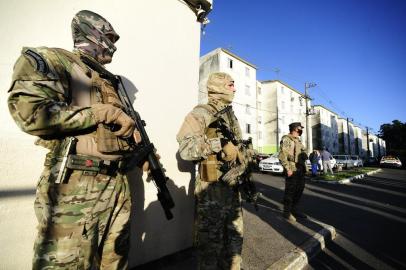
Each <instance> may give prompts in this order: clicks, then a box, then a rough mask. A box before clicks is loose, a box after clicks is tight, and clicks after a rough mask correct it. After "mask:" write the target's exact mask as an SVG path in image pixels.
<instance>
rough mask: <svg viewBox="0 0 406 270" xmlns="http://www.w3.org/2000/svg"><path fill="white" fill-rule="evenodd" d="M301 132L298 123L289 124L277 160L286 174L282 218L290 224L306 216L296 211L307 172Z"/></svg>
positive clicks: (300, 126)
mask: <svg viewBox="0 0 406 270" xmlns="http://www.w3.org/2000/svg"><path fill="white" fill-rule="evenodd" d="M302 132H303V126H302V124H301V123H300V122H295V123H291V124H290V125H289V134H288V135H284V136H283V137H282V139H281V145H280V152H279V160H280V162H281V163H282V166H283V168H284V169H285V174H286V181H285V195H284V198H283V206H284V209H283V216H284V218H286V219H287V220H288V221H290V222H295V221H296V218H295V217H298V218H306V215H305V214H303V213H301V212H299V211H298V209H297V204H298V203H299V200H300V197H301V196H302V193H303V190H304V187H305V179H304V176H305V173H306V170H307V169H306V160H307V154H306V151H305V147H304V146H303V144H302V142H301V141H300V136H301V135H302Z"/></svg>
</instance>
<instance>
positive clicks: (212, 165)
mask: <svg viewBox="0 0 406 270" xmlns="http://www.w3.org/2000/svg"><path fill="white" fill-rule="evenodd" d="M217 165H218V160H217V156H216V155H209V156H208V157H207V159H205V160H203V161H202V162H200V166H199V174H200V179H201V180H202V181H205V182H217V181H219V178H220V177H221V174H220V172H219V171H218V170H217Z"/></svg>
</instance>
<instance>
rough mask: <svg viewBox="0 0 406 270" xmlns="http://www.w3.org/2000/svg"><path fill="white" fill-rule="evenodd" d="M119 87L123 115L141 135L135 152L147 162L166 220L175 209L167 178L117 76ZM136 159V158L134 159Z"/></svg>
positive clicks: (144, 124) (143, 123) (142, 121)
mask: <svg viewBox="0 0 406 270" xmlns="http://www.w3.org/2000/svg"><path fill="white" fill-rule="evenodd" d="M117 79H118V82H119V86H118V87H117V92H118V96H119V97H120V100H121V102H122V103H123V105H124V107H125V110H124V111H125V113H126V114H127V115H129V116H130V117H131V118H132V119H133V120H134V121H135V126H136V128H137V130H138V131H139V132H140V134H141V139H142V140H141V142H140V143H139V144H137V145H136V149H137V150H136V151H138V153H137V154H138V155H139V157H138V159H143V160H148V162H149V169H150V175H151V176H152V180H153V182H154V184H155V186H156V188H157V189H158V194H157V196H158V200H159V202H160V203H161V206H162V208H163V210H164V212H165V216H166V218H167V219H168V220H170V219H172V218H173V214H172V212H171V209H172V208H173V207H175V203H174V201H173V199H172V196H171V194H170V193H169V190H168V188H167V186H166V181H168V179H169V178H168V177H167V176H166V175H165V172H164V171H163V169H162V167H161V165H160V164H159V160H158V158H157V157H156V155H155V152H154V145H153V144H152V143H151V142H150V140H149V137H148V134H147V132H146V131H145V128H144V127H145V126H146V123H145V121H144V120H142V119H141V117H140V115H139V113H138V112H137V111H135V110H134V108H133V106H132V104H131V102H130V99H129V97H128V94H127V92H126V91H125V88H124V84H123V82H122V80H121V77H120V76H117ZM142 157H146V158H142ZM135 159H137V157H135Z"/></svg>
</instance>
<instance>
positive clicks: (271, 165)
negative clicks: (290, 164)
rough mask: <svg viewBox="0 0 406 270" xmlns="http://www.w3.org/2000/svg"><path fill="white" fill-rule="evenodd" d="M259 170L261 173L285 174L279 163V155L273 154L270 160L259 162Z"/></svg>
mask: <svg viewBox="0 0 406 270" xmlns="http://www.w3.org/2000/svg"><path fill="white" fill-rule="evenodd" d="M259 170H260V171H261V172H273V173H283V167H282V164H281V163H280V161H279V158H278V154H277V153H276V154H273V155H272V156H270V157H269V158H266V159H263V160H261V161H260V162H259Z"/></svg>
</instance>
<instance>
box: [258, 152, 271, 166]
mask: <svg viewBox="0 0 406 270" xmlns="http://www.w3.org/2000/svg"><path fill="white" fill-rule="evenodd" d="M270 156H271V155H269V154H261V153H260V154H256V155H255V157H256V159H257V162H258V164H259V162H261V160H263V159H266V158H269V157H270Z"/></svg>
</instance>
